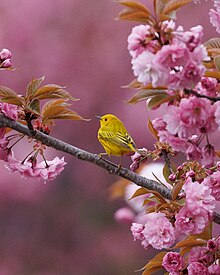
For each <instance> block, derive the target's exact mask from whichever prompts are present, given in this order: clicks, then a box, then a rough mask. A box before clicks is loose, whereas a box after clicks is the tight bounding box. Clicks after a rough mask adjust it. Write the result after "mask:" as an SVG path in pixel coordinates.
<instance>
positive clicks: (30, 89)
mask: <svg viewBox="0 0 220 275" xmlns="http://www.w3.org/2000/svg"><path fill="white" fill-rule="evenodd" d="M44 78H45V77H44V76H42V77H41V78H38V79H32V80H31V82H30V83H29V84H28V85H27V93H26V95H27V96H28V97H31V96H32V95H33V94H34V93H35V92H36V90H37V89H38V88H39V86H40V85H41V83H42V82H43V81H44Z"/></svg>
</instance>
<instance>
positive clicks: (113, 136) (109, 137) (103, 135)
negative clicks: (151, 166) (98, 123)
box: [98, 131, 136, 149]
mask: <svg viewBox="0 0 220 275" xmlns="http://www.w3.org/2000/svg"><path fill="white" fill-rule="evenodd" d="M98 136H99V138H100V139H102V140H105V141H109V142H111V143H113V144H115V145H118V146H122V147H124V148H126V149H134V148H136V146H135V143H134V141H133V139H132V138H131V136H130V135H129V134H128V133H120V132H116V133H114V132H110V131H99V134H98ZM129 145H130V146H129ZM132 147H133V148H132Z"/></svg>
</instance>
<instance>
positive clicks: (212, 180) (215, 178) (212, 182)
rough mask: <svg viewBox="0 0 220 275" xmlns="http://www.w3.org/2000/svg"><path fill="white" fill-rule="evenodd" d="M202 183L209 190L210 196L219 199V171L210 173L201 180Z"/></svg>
mask: <svg viewBox="0 0 220 275" xmlns="http://www.w3.org/2000/svg"><path fill="white" fill-rule="evenodd" d="M203 184H204V185H206V186H208V187H209V188H210V190H211V194H212V196H213V197H214V198H215V199H216V200H218V201H220V171H217V172H214V173H213V174H212V175H210V176H208V177H206V178H205V179H204V180H203Z"/></svg>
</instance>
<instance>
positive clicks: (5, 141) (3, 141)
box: [0, 137, 11, 162]
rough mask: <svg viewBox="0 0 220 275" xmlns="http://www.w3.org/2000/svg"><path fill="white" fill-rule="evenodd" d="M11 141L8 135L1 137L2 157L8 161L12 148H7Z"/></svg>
mask: <svg viewBox="0 0 220 275" xmlns="http://www.w3.org/2000/svg"><path fill="white" fill-rule="evenodd" d="M8 144H9V141H8V139H7V138H6V137H3V138H1V139H0V159H1V160H4V161H6V162H7V161H8V156H9V155H11V150H10V149H9V148H7V146H8Z"/></svg>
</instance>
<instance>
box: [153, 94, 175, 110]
mask: <svg viewBox="0 0 220 275" xmlns="http://www.w3.org/2000/svg"><path fill="white" fill-rule="evenodd" d="M174 99H175V96H169V95H167V94H160V95H156V96H154V97H152V98H151V99H150V100H149V102H148V107H149V108H150V109H155V108H157V107H159V106H160V105H161V104H163V103H165V102H168V101H171V100H174Z"/></svg>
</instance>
